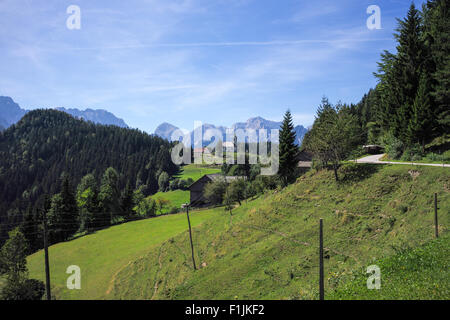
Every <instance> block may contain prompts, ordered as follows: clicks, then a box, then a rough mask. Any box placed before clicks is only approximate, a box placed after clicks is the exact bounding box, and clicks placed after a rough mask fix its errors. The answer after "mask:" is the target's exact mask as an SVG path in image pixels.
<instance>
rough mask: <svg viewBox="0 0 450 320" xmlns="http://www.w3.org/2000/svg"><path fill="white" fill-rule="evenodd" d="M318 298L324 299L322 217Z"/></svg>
mask: <svg viewBox="0 0 450 320" xmlns="http://www.w3.org/2000/svg"><path fill="white" fill-rule="evenodd" d="M319 299H320V300H324V299H325V293H324V281H323V219H322V218H320V222H319Z"/></svg>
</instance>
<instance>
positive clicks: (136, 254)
mask: <svg viewBox="0 0 450 320" xmlns="http://www.w3.org/2000/svg"><path fill="white" fill-rule="evenodd" d="M339 175H340V176H341V181H340V182H335V181H334V179H333V172H331V171H328V170H322V171H317V172H316V171H314V170H312V171H310V172H308V173H306V174H305V175H303V176H302V177H300V178H299V179H298V180H297V182H296V183H294V184H292V185H290V186H289V187H287V188H285V189H283V190H273V191H267V192H266V193H265V194H263V195H261V196H260V197H258V198H256V199H253V200H249V201H244V202H243V203H242V205H241V206H238V207H236V208H234V209H233V211H232V215H230V214H229V212H226V211H225V210H224V209H223V208H215V209H209V210H203V211H195V212H192V220H193V225H194V227H193V241H194V247H195V260H196V264H197V267H198V270H193V264H192V258H191V252H190V245H189V235H188V232H187V227H186V216H185V214H177V215H173V216H171V215H169V216H163V217H158V218H153V219H149V220H145V221H138V222H131V223H126V224H123V225H119V226H115V227H112V228H110V229H107V230H103V231H100V232H98V233H96V234H93V235H88V236H85V237H82V238H79V239H76V240H73V241H70V242H66V243H61V244H57V245H55V246H52V247H51V248H50V260H51V264H52V270H53V271H52V279H53V283H52V287H53V288H54V291H53V292H54V294H55V297H56V298H58V299H79V298H83V299H90V298H105V299H317V298H318V284H317V282H318V277H317V275H318V248H317V240H318V221H319V218H323V219H324V246H325V253H324V257H325V277H326V279H325V297H326V298H335V299H349V298H352V299H353V298H355V296H354V295H351V294H349V292H352V291H354V290H353V289H352V288H357V289H358V290H360V291H356V292H359V294H358V297H356V298H361V299H372V298H374V296H373V294H374V293H367V292H365V291H364V290H367V289H366V288H364V287H363V286H362V285H361V283H363V282H362V281H363V280H364V279H365V278H361V277H364V276H366V275H364V274H363V275H362V270H365V268H366V267H367V266H369V265H371V264H374V263H380V267H381V273H382V277H383V275H386V276H390V277H392V276H391V275H392V274H393V271H392V270H402V269H401V268H402V267H404V268H405V269H406V271H405V273H404V274H403V275H405V276H406V277H407V276H408V275H409V273H407V272H409V271H411V270H412V271H411V272H413V273H414V272H416V271H414V270H417V267H415V268H416V269H414V266H415V265H417V263H416V262H417V261H423V263H424V264H425V265H431V267H430V269H429V271H426V272H427V273H426V275H425V276H424V278H421V279H422V280H421V279H417V281H414V280H412V281H411V280H403V277H402V276H400V275H399V276H397V277H396V278H395V281H397V282H396V285H395V286H390V287H389V286H387V287H386V288H384V289H385V290H384V291H383V294H382V295H379V296H376V297H375V298H380V299H383V298H389V299H408V298H414V297H419V298H427V297H426V294H425V293H427V292H431V291H432V292H433V294H432V295H430V297H432V298H433V299H449V298H450V296H449V282H448V281H443V282H442V279H448V277H446V275H447V274H448V263H447V264H445V263H443V261H445V259H446V260H447V261H448V258H447V257H448V250H447V251H445V250H444V251H443V250H441V248H442V247H443V246H447V248H448V245H449V243H448V239H449V237H448V235H447V228H448V223H449V214H448V213H449V212H450V170H448V168H434V167H418V166H407V165H402V166H395V165H369V164H346V165H344V166H342V167H341V168H340V169H339ZM434 192H436V193H438V199H439V231H440V233H441V240H439V241H441V242H439V243H438V244H436V245H435V246H437V247H436V248H438V249H436V250H435V252H438V253H437V254H423V255H421V254H420V253H419V254H416V253H411V252H414V251H411V250H415V249H417V250H420V249H419V248H423V246H425V247H426V246H427V245H430V246H434V244H433V243H434V242H433V239H434V214H433V194H434ZM172 219H173V220H172ZM143 234H145V236H143ZM430 243H431V244H430ZM402 255H403V256H402ZM443 255H444V256H443ZM445 255H447V256H445ZM402 257H403V258H402ZM405 257H406V258H405ZM386 259H387V260H386ZM389 259H394V260H395V261H397V262H395V263H393V262H389V261H391V260H389ZM386 261H387V262H386ZM392 261H393V260H392ZM421 263H422V262H421ZM70 264H77V265H79V266H80V267H81V270H82V289H81V290H78V291H77V290H72V291H70V290H67V289H64V284H65V279H66V278H67V276H68V275H66V274H64V271H65V268H67V266H68V265H70ZM411 266H412V267H411ZM29 268H30V275H31V276H32V277H37V278H39V279H43V276H44V273H43V272H44V268H43V255H42V252H38V253H36V254H34V255H32V256H31V257H30V258H29ZM411 268H412V269H411ZM408 270H409V271H408ZM431 272H432V273H440V274H441V275H439V277H438V278H433V281H432V282H430V283H431V285H428V284H427V283H428V282H426V281H423V279H426V277H427V275H430V274H431ZM446 272H447V273H446ZM413 273H412V274H413ZM445 277H446V278H445ZM382 283H383V278H382ZM435 284H438V285H437V286H435ZM430 286H431V287H430ZM430 290H431V291H430ZM433 290H434V291H433ZM420 292H424V294H421V293H420Z"/></svg>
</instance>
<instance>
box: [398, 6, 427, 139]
mask: <svg viewBox="0 0 450 320" xmlns="http://www.w3.org/2000/svg"><path fill="white" fill-rule="evenodd" d="M397 20H398V24H399V25H398V28H397V29H396V31H397V33H396V34H395V35H394V36H395V38H396V40H397V42H398V45H397V57H396V60H395V62H394V77H395V81H396V82H397V83H398V84H399V87H398V89H399V90H398V92H393V94H398V95H399V98H400V101H399V103H398V106H397V109H396V114H395V116H394V118H393V119H394V121H393V128H392V129H393V132H394V134H396V135H397V136H398V137H399V138H400V139H401V140H402V141H403V142H406V141H407V140H408V131H407V128H408V125H409V119H410V118H411V115H412V106H413V103H414V99H415V96H416V93H417V89H418V87H419V81H420V72H421V70H422V65H423V55H424V44H423V38H422V23H421V18H420V14H419V11H418V10H417V9H416V7H415V5H414V3H412V4H411V6H410V8H409V11H408V14H407V16H406V18H405V19H404V20H400V19H397Z"/></svg>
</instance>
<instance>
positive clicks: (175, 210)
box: [169, 206, 180, 214]
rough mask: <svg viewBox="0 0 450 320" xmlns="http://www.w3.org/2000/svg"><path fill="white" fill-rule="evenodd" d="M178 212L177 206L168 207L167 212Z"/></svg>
mask: <svg viewBox="0 0 450 320" xmlns="http://www.w3.org/2000/svg"><path fill="white" fill-rule="evenodd" d="M178 212H180V208H177V207H175V206H174V207H171V208H170V209H169V214H175V213H178Z"/></svg>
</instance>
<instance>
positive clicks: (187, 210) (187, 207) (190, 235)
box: [186, 203, 197, 270]
mask: <svg viewBox="0 0 450 320" xmlns="http://www.w3.org/2000/svg"><path fill="white" fill-rule="evenodd" d="M186 216H187V221H188V225H189V239H190V240H191V252H192V263H193V264H194V270H197V267H196V265H195V258H194V244H193V243H192V230H191V220H189V203H186Z"/></svg>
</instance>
